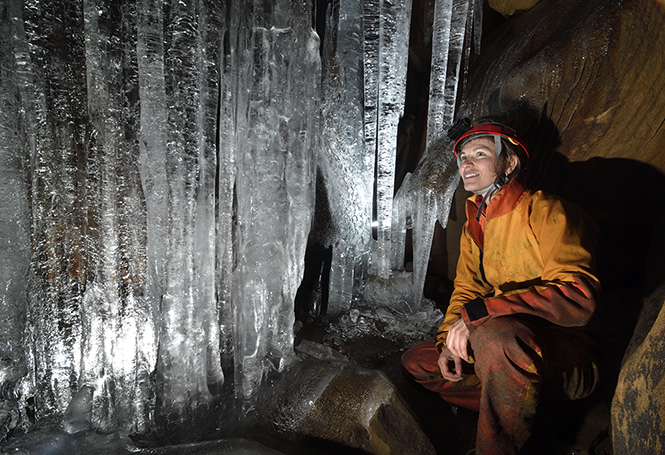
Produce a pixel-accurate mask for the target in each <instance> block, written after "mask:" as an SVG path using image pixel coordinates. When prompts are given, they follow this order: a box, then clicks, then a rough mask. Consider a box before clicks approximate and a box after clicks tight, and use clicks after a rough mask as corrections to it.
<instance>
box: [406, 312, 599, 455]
mask: <svg viewBox="0 0 665 455" xmlns="http://www.w3.org/2000/svg"><path fill="white" fill-rule="evenodd" d="M469 342H470V345H471V346H470V347H471V350H472V353H473V357H474V359H475V364H472V365H465V375H464V376H465V377H464V379H463V380H462V381H460V382H450V381H447V380H445V379H443V377H442V376H441V371H440V369H439V366H438V364H437V360H438V358H439V352H438V351H437V350H436V348H435V345H434V343H435V340H434V339H431V340H428V341H425V342H423V343H420V344H418V345H416V346H414V347H412V348H411V349H409V350H408V351H406V352H405V353H404V355H403V356H402V364H403V365H404V367H405V368H406V370H407V371H408V372H409V373H410V374H411V375H412V376H413V378H414V379H415V381H416V382H418V383H420V384H421V385H422V386H423V387H425V388H426V389H429V390H431V391H433V392H435V393H437V394H438V395H439V396H440V397H441V398H443V399H444V400H446V401H448V402H450V403H453V404H457V405H460V406H463V407H466V408H469V409H473V410H476V411H478V412H479V416H478V430H477V434H476V453H477V454H480V455H494V454H513V453H516V452H517V450H518V449H519V448H520V447H521V446H522V445H523V444H524V443H525V442H526V440H527V439H528V437H529V436H530V434H531V430H532V426H533V420H534V417H535V413H536V407H537V405H538V403H539V401H540V397H541V395H542V394H545V395H547V396H548V397H550V398H552V399H554V400H564V399H579V398H583V397H586V396H588V395H589V394H590V393H591V392H592V391H593V389H594V387H595V385H596V382H597V378H598V375H597V368H596V365H595V363H594V360H593V354H592V350H593V349H592V347H593V343H592V341H591V339H590V338H589V337H588V336H586V335H584V334H583V332H581V331H580V330H577V329H569V328H565V327H559V326H556V325H553V324H550V323H548V322H546V321H544V320H542V319H539V318H533V317H521V316H503V317H498V318H495V319H491V320H489V321H487V322H486V323H484V324H483V325H481V326H480V327H478V328H477V329H475V330H474V331H472V332H471V335H470V340H469Z"/></svg>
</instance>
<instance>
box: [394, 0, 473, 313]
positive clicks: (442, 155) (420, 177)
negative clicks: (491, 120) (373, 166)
mask: <svg viewBox="0 0 665 455" xmlns="http://www.w3.org/2000/svg"><path fill="white" fill-rule="evenodd" d="M481 9H482V3H480V2H477V1H476V0H443V1H437V2H436V6H435V10H434V24H433V38H432V66H431V75H430V97H429V108H428V109H429V110H428V123H427V148H426V150H425V153H424V154H423V157H422V159H421V161H420V163H419V164H418V167H417V168H416V171H415V172H414V175H412V176H410V177H409V179H408V180H405V182H404V184H403V185H402V187H401V188H400V189H399V191H398V193H397V195H396V197H395V202H394V204H395V212H394V216H395V217H397V218H399V219H400V222H399V224H397V225H395V226H393V234H394V235H395V236H396V237H399V240H397V239H395V242H394V243H395V245H394V247H395V248H403V247H404V246H403V245H404V240H403V237H404V236H405V235H406V229H405V228H404V226H405V224H406V223H407V220H408V223H409V226H408V227H409V228H411V229H412V232H413V244H414V246H413V253H414V265H413V268H414V273H413V287H414V304H415V305H416V306H418V305H419V304H420V301H421V298H422V293H423V287H424V284H425V276H426V273H427V264H428V260H429V254H430V250H431V245H432V236H433V233H434V226H435V223H436V221H437V220H438V221H439V223H440V224H441V226H442V227H444V228H445V227H446V225H447V222H448V215H449V213H450V206H451V204H452V198H453V196H454V193H455V189H456V188H457V186H458V184H459V175H458V173H457V164H456V163H455V160H454V156H453V155H452V153H450V147H451V146H452V144H449V143H448V142H449V141H448V139H447V137H446V131H447V129H448V128H449V127H450V125H452V123H453V120H454V115H455V106H456V103H457V93H458V90H459V87H460V85H463V83H464V81H463V80H461V79H460V73H462V74H461V75H462V76H463V77H464V76H466V73H465V72H462V70H461V68H462V64H463V63H466V64H468V60H469V56H470V52H469V49H470V46H471V45H472V37H473V35H474V34H475V35H476V36H479V34H480V30H479V29H476V30H474V29H473V27H479V26H480V21H479V20H474V15H476V14H477V15H479V14H480V10H481ZM477 17H478V16H477ZM478 43H479V38H476V40H475V46H476V52H478V51H479V44H478ZM462 79H463V78H462ZM392 257H393V261H394V263H393V267H396V268H399V267H401V265H402V264H401V263H400V262H399V261H400V258H401V256H400V252H399V251H393V255H392Z"/></svg>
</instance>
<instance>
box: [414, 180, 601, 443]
mask: <svg viewBox="0 0 665 455" xmlns="http://www.w3.org/2000/svg"><path fill="white" fill-rule="evenodd" d="M479 199H480V198H479V197H477V196H472V197H470V198H469V199H468V200H467V206H466V213H467V222H466V224H465V225H464V229H463V232H462V237H461V240H460V257H459V261H458V264H457V274H456V277H455V288H454V291H453V293H452V296H451V299H450V304H449V306H448V310H447V311H446V316H445V318H444V321H443V323H442V324H441V327H440V328H439V331H438V333H437V336H436V338H435V339H432V340H428V341H426V342H424V343H421V344H419V345H417V346H414V347H413V348H411V349H410V350H408V351H407V352H406V353H405V354H404V355H403V357H402V363H403V365H404V367H405V368H406V369H407V371H409V373H411V374H412V375H413V376H414V378H415V380H416V381H417V382H419V383H420V384H422V385H423V386H424V387H426V388H428V389H430V390H433V391H435V392H437V393H438V394H439V395H440V396H441V397H442V398H443V399H445V400H446V401H449V402H451V403H454V404H458V405H461V406H465V407H468V408H471V409H475V410H477V411H479V413H480V414H479V420H478V432H477V437H476V453H478V454H482V455H488V454H505V453H514V452H515V450H516V449H517V448H519V447H521V446H522V445H523V444H524V442H525V441H526V439H527V438H528V437H529V435H530V433H531V426H532V422H533V417H534V415H535V411H536V406H537V404H538V402H539V399H540V396H541V394H543V393H545V394H548V395H549V396H552V397H553V398H555V399H560V398H564V399H576V398H581V397H583V396H587V395H588V394H589V393H591V391H592V390H593V387H594V386H595V379H596V377H597V375H596V367H595V364H594V362H593V358H592V354H591V351H592V349H591V348H592V346H593V342H592V339H591V337H590V336H589V335H588V334H587V330H586V327H585V326H586V325H587V323H588V322H589V320H590V319H591V316H592V315H593V313H594V310H595V307H596V297H597V294H598V292H599V290H600V284H599V282H598V279H597V278H596V277H595V275H594V273H593V258H592V255H591V251H592V249H593V246H594V241H595V226H594V225H593V223H592V222H591V221H590V219H588V218H587V216H586V215H585V214H584V212H583V211H582V210H580V209H579V208H578V207H576V206H574V205H572V204H568V203H566V202H564V201H562V200H560V199H558V198H556V197H554V196H551V195H548V194H545V193H543V192H541V191H538V192H532V191H529V190H527V189H525V188H524V187H523V186H522V185H521V184H520V183H519V182H518V181H516V180H512V181H511V182H510V183H509V184H507V185H506V186H504V187H503V188H502V189H501V190H500V191H499V192H498V193H497V194H496V195H495V196H494V197H493V198H492V200H491V201H490V203H489V204H488V206H487V208H486V213H483V214H482V216H481V217H480V220H479V221H476V213H477V211H478V204H479ZM460 318H463V319H464V322H465V323H466V325H467V327H468V328H469V330H470V336H469V343H470V345H471V349H470V354H471V362H473V363H474V365H473V367H471V366H470V367H469V369H470V371H466V370H465V377H464V379H463V380H462V381H460V382H449V381H446V380H445V379H443V377H442V376H441V372H440V370H439V367H438V364H437V360H438V357H439V353H440V352H441V350H442V349H443V345H444V343H445V339H446V336H447V335H448V329H449V328H450V326H451V325H452V324H453V323H455V322H456V321H458V320H459V319H460Z"/></svg>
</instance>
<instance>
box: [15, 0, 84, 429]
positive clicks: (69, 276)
mask: <svg viewBox="0 0 665 455" xmlns="http://www.w3.org/2000/svg"><path fill="white" fill-rule="evenodd" d="M11 4H12V5H13V8H12V11H13V14H15V16H13V18H12V20H14V21H15V23H18V22H19V21H21V20H22V21H23V26H24V29H23V30H18V29H19V28H20V26H17V32H18V33H17V34H16V35H15V36H16V38H17V42H16V43H15V48H14V49H15V50H14V52H15V56H16V60H17V63H18V64H19V67H20V73H21V76H20V77H19V81H20V84H21V85H20V87H19V91H20V92H21V101H22V104H23V106H22V108H23V110H24V112H25V114H26V119H27V120H28V121H30V125H26V131H25V132H26V134H30V135H31V138H30V140H29V142H28V144H26V145H27V146H28V147H27V149H24V150H23V153H24V154H25V157H26V158H28V157H29V159H30V163H31V169H30V178H29V184H30V201H31V215H32V225H31V232H32V241H33V248H32V255H33V256H32V258H31V263H32V264H31V265H32V268H33V270H34V272H35V274H36V275H37V280H38V281H37V283H36V285H35V286H34V287H31V289H30V304H29V307H28V317H27V323H26V331H27V341H26V345H27V348H26V349H27V351H28V352H29V359H28V365H29V366H30V373H31V378H30V380H29V382H30V383H31V384H30V386H31V387H28V390H25V392H26V393H28V394H30V396H34V398H35V401H34V408H35V412H36V414H37V416H43V415H50V414H51V413H52V412H54V411H56V412H57V411H63V410H64V409H65V408H66V407H67V405H68V404H69V402H70V400H71V398H72V396H73V395H72V394H73V392H74V391H76V390H77V388H78V379H79V366H80V361H81V358H80V354H81V343H82V338H81V320H80V316H81V313H80V310H81V296H82V291H83V288H84V282H85V268H86V266H87V264H88V263H89V260H90V254H91V249H90V248H88V247H89V244H90V241H89V237H88V233H89V231H90V225H88V224H87V223H86V222H84V220H86V219H87V213H86V205H87V198H86V195H85V185H81V184H80V180H81V179H82V177H83V176H84V175H85V173H86V168H87V163H86V158H85V152H84V151H83V146H82V144H84V142H85V137H84V136H85V127H84V125H85V124H86V119H85V115H86V96H85V86H86V82H85V81H86V78H85V70H84V67H83V65H82V62H84V61H85V57H84V55H83V40H82V35H81V33H80V20H81V10H80V4H75V5H72V4H63V3H57V4H52V5H51V4H49V5H46V4H44V3H43V2H39V1H26V2H23V5H22V6H23V8H21V6H19V5H20V4H21V2H14V1H12V2H11ZM21 12H22V13H23V17H22V18H21V16H20V14H21ZM23 31H24V32H25V33H24V34H23V33H22V32H23ZM26 50H29V53H28V52H26ZM55 119H57V122H56V121H55ZM82 126H83V127H82ZM37 391H39V393H38V392H37Z"/></svg>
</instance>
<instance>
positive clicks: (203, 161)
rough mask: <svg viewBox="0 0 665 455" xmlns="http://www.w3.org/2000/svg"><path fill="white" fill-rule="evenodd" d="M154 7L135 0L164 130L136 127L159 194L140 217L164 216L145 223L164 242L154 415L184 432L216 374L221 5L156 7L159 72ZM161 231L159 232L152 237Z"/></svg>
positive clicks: (203, 405)
mask: <svg viewBox="0 0 665 455" xmlns="http://www.w3.org/2000/svg"><path fill="white" fill-rule="evenodd" d="M155 6H157V11H159V5H151V4H150V2H146V3H145V4H144V5H142V7H143V8H144V9H143V16H142V19H143V20H144V23H143V24H142V25H143V26H147V28H146V30H144V31H143V32H144V33H145V34H146V35H145V39H146V41H145V45H146V48H145V49H141V52H142V54H143V58H144V63H145V64H146V65H148V67H147V68H146V69H149V70H152V71H154V72H147V73H143V74H141V75H140V77H141V78H145V81H144V83H143V88H144V89H147V90H148V91H147V93H146V96H150V95H155V96H156V101H158V102H159V104H157V105H155V106H150V105H148V106H147V108H148V109H154V111H153V112H154V113H155V114H157V115H158V117H157V118H158V119H159V118H164V112H165V113H166V116H165V119H166V123H165V128H166V129H164V124H161V125H155V124H154V123H153V119H148V118H146V119H145V120H146V121H147V124H146V127H145V129H144V130H143V132H144V133H145V134H146V135H147V136H146V137H147V138H149V139H152V142H151V143H150V147H151V148H148V147H146V149H145V150H144V152H145V153H146V154H154V155H159V154H160V153H163V154H164V156H165V158H161V157H160V158H158V160H157V161H155V162H150V161H149V160H148V157H147V156H146V158H145V159H144V160H143V162H144V164H145V167H144V168H142V175H144V180H146V181H147V180H148V179H154V183H155V185H156V187H155V188H153V189H154V190H157V191H158V192H157V193H156V194H154V195H152V196H151V199H150V200H151V201H153V202H155V203H156V207H153V208H152V212H150V211H148V213H149V214H153V215H154V216H156V217H158V216H159V214H160V213H161V211H162V210H163V208H164V204H165V205H166V212H167V218H166V219H165V220H159V219H156V220H155V221H157V224H156V225H154V226H152V225H150V224H148V225H147V235H148V238H150V237H151V236H155V238H154V239H153V241H155V242H158V241H160V240H161V241H162V242H164V245H163V247H157V248H156V249H155V250H154V253H155V254H161V255H162V256H158V257H157V258H155V259H153V258H149V259H148V261H149V263H152V264H154V263H162V264H163V267H164V268H163V277H162V280H163V289H162V297H161V307H160V320H159V327H158V330H159V358H158V362H157V393H158V395H159V397H160V400H159V403H158V404H159V405H160V406H159V407H158V408H157V409H156V419H157V420H158V423H160V424H162V425H164V424H165V425H166V426H174V425H178V426H179V427H180V430H181V431H183V432H188V431H189V432H191V431H204V430H203V429H202V428H201V427H200V426H197V424H199V423H202V422H205V421H206V420H207V416H208V414H209V412H210V410H211V409H212V408H213V407H214V406H215V405H216V403H217V400H219V399H220V397H219V395H218V392H219V390H220V389H221V386H222V384H223V383H224V380H225V378H224V375H223V373H222V369H221V360H220V357H221V353H220V340H219V317H220V314H219V308H218V304H217V300H216V283H215V277H216V271H215V252H216V232H215V213H216V206H215V195H216V191H217V189H216V172H217V149H216V144H217V137H216V127H217V109H218V100H219V77H220V74H219V70H218V65H219V59H220V56H219V52H220V43H221V39H222V35H223V32H224V29H223V24H224V17H223V16H220V14H222V13H223V11H224V10H225V9H224V8H223V7H222V5H221V4H216V2H206V1H204V0H200V1H199V0H193V1H189V2H173V3H170V4H164V6H163V29H164V36H163V37H162V38H163V40H164V41H163V42H164V53H163V59H164V60H163V74H161V73H160V70H161V65H162V62H161V61H160V59H159V54H158V53H155V54H152V53H153V52H155V51H158V50H159V41H158V40H159V38H160V30H159V29H158V26H159V23H160V21H159V17H157V18H153V17H151V16H150V14H153V11H154V9H153V8H155ZM154 19H157V24H153V21H154ZM162 78H163V81H162ZM162 86H163V87H164V90H165V93H162ZM150 112H151V111H150V110H147V111H146V114H150ZM142 120H144V119H142ZM151 128H156V130H155V131H151ZM161 134H164V136H161ZM162 137H163V138H165V142H164V139H161V138H162ZM164 145H165V146H166V148H165V149H161V150H160V147H163V146H164ZM148 156H149V155H148ZM153 166H154V167H153ZM164 177H165V179H166V180H165V181H159V180H158V179H161V178H164ZM162 192H163V193H162ZM153 227H155V228H156V230H155V231H153V230H152V229H153ZM164 229H165V230H166V234H167V235H166V238H165V239H160V238H159V237H158V236H159V235H161V234H162V233H163V232H164ZM151 246H154V243H153V244H151ZM156 279H159V277H156ZM153 282H154V280H153ZM183 435H184V434H183ZM171 436H173V435H171ZM189 436H191V433H190V434H189Z"/></svg>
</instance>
